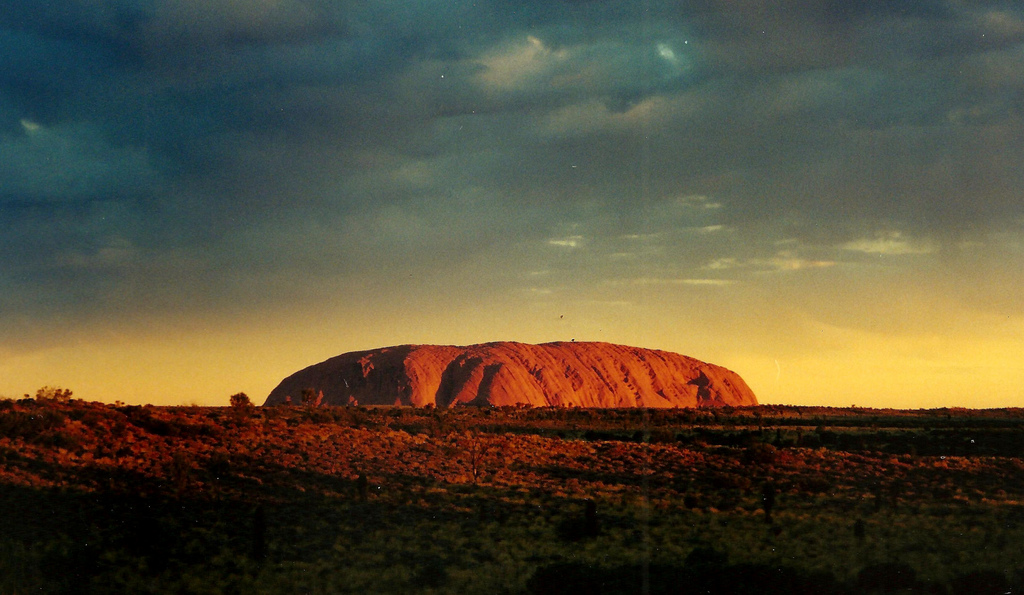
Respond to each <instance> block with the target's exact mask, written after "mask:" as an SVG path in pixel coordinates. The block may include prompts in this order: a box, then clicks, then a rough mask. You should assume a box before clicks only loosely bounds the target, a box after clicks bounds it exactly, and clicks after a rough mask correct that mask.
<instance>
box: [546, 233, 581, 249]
mask: <svg viewBox="0 0 1024 595" xmlns="http://www.w3.org/2000/svg"><path fill="white" fill-rule="evenodd" d="M582 243H583V236H568V237H565V238H552V239H550V240H548V244H549V245H551V246H558V247H561V248H576V247H578V246H579V245H580V244H582Z"/></svg>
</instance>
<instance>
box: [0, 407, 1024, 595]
mask: <svg viewBox="0 0 1024 595" xmlns="http://www.w3.org/2000/svg"><path fill="white" fill-rule="evenodd" d="M70 397H71V394H70V391H62V390H61V389H45V390H41V391H40V393H39V394H37V395H36V398H27V397H26V398H24V399H21V400H17V401H14V400H0V511H3V514H0V594H8V593H11V594H14V593H28V592H33V593H126V592H131V593H164V592H182V593H338V592H358V593H367V592H374V593H379V592H397V593H409V592H423V593H643V592H649V593H755V592H756V593H890V592H900V593H938V594H959V593H1006V592H1011V593H1018V592H1021V585H1022V579H1024V576H1022V571H1024V561H1022V559H1021V557H1020V543H1022V538H1024V459H1022V458H1021V457H1022V456H1024V411H1022V410H1017V409H1013V410H986V411H971V410H929V411H897V410H869V409H826V408H795V407H779V406H761V407H756V408H742V409H720V410H671V411H643V410H604V411H598V410H584V409H568V410H565V409H532V410H531V409H520V408H499V409H475V408H468V409H458V410H433V409H408V408H406V409H401V408H363V407H338V408H333V407H314V406H313V405H314V404H315V403H316V401H317V399H316V397H317V395H312V394H310V395H309V398H308V399H306V398H304V399H303V401H306V405H296V406H288V407H276V408H260V407H253V406H252V404H251V402H250V400H249V399H248V397H247V396H245V395H244V394H241V393H239V394H238V395H233V396H232V397H231V399H230V403H231V406H230V407H223V408H216V407H151V406H145V407H138V406H123V405H116V406H111V405H104V404H99V403H88V402H83V401H78V400H74V399H71V398H70Z"/></svg>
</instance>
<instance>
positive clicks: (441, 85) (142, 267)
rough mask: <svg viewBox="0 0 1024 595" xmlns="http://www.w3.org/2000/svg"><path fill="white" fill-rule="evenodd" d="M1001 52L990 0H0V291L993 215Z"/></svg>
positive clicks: (177, 300) (1006, 122)
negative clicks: (702, 200)
mask: <svg viewBox="0 0 1024 595" xmlns="http://www.w3.org/2000/svg"><path fill="white" fill-rule="evenodd" d="M645 7H646V8H645ZM1022 48H1024V14H1022V11H1021V9H1020V8H1019V7H1018V6H1017V5H1016V4H1014V3H1008V2H998V1H992V2H974V3H962V2H954V1H924V0H921V1H918V2H892V1H888V0H874V1H871V2H856V3H850V2H840V1H838V0H818V1H815V2H799V1H796V0H793V1H789V0H778V1H773V2H768V1H765V2H746V3H741V4H737V3H734V2H725V1H719V0H702V1H699V2H685V3H684V2H650V3H646V4H637V3H635V2H624V1H623V2H600V1H594V2H525V1H524V2H514V3H502V2H434V1H426V0H424V1H419V2H405V3H370V4H367V3H362V2H347V1H331V0H282V1H280V2H257V3H253V2H243V1H240V0H214V1H211V2H203V3H196V2H191V1H184V0H155V1H146V2H143V1H141V0H137V1H136V0H73V1H68V2H63V3H60V4H59V6H58V5H57V4H54V3H51V2H43V1H42V0H38V1H34V0H33V1H26V2H18V3H8V4H6V5H4V6H3V7H0V63H3V64H4V65H5V66H4V68H3V69H2V71H0V222H2V224H3V226H4V229H5V230H6V233H5V234H4V236H3V238H2V239H0V257H2V258H3V261H4V262H5V264H4V265H2V266H3V268H2V269H0V285H2V289H3V290H4V292H3V295H4V297H2V298H0V308H6V309H8V311H12V309H13V310H16V311H18V312H22V313H24V314H25V316H29V317H32V316H38V317H39V318H41V319H52V315H53V312H61V311H64V309H65V308H66V309H76V308H77V309H82V310H90V311H96V312H101V313H102V312H104V311H117V312H127V311H132V310H133V309H140V310H146V311H147V312H152V311H160V310H161V309H175V308H185V307H195V308H203V307H220V306H221V305H223V304H227V303H231V302H232V301H233V300H237V299H238V297H239V296H240V295H248V294H253V293H254V292H262V293H266V294H268V296H265V298H261V299H266V300H269V301H273V300H278V299H279V300H287V299H288V295H289V290H288V289H287V287H288V286H289V285H292V286H294V285H309V284H316V283H319V282H321V280H323V279H325V278H326V277H334V278H340V277H344V276H345V275H367V274H372V271H374V270H389V269H393V268H401V267H403V266H410V263H415V264H416V266H422V267H427V268H430V267H437V268H438V269H443V268H445V267H457V266H460V263H463V264H464V263H466V262H467V261H470V260H472V259H473V258H474V257H476V256H475V255H479V257H480V258H490V257H491V256H492V255H493V254H495V253H498V254H500V253H502V252H503V251H504V252H505V253H516V254H521V255H523V258H522V259H521V260H522V261H523V262H521V263H520V265H521V266H522V267H523V268H524V269H536V270H541V269H552V270H558V268H559V267H563V268H567V267H573V266H575V267H577V268H578V267H580V266H582V264H581V263H586V264H587V266H594V267H598V266H601V267H611V268H601V269H597V268H595V269H594V270H601V271H608V270H610V271H613V272H614V274H615V275H619V276H622V277H623V278H625V276H627V273H628V271H629V266H630V265H629V264H628V263H629V262H630V258H634V257H635V256H636V255H637V254H642V255H643V262H644V263H645V265H644V266H646V267H648V268H647V269H646V270H647V272H648V273H651V274H650V275H647V277H646V278H650V279H655V278H657V279H698V278H704V277H697V276H695V275H709V274H710V272H709V269H707V268H706V267H707V266H708V263H712V262H719V263H724V262H730V261H728V260H727V259H733V260H732V261H731V262H733V263H740V264H742V266H735V267H732V268H730V269H729V270H728V275H732V277H730V278H728V279H726V278H724V277H723V278H722V279H720V281H721V282H723V283H724V282H727V281H729V282H731V281H735V280H736V278H737V277H738V276H739V275H740V274H741V273H744V272H745V273H752V272H755V271H761V272H764V271H776V270H783V269H787V267H789V269H793V270H796V269H799V268H801V267H802V266H803V265H806V264H808V263H814V262H818V263H823V262H836V261H839V260H841V259H853V258H855V257H856V256H857V255H859V254H861V253H860V252H857V251H852V250H843V249H842V248H841V247H842V246H844V245H845V246H855V245H868V244H864V243H862V244H858V243H857V242H863V241H864V239H865V238H872V237H879V236H878V235H877V234H883V235H882V236H880V237H886V236H884V234H887V233H892V232H893V230H898V231H900V232H901V233H905V234H906V237H914V238H918V237H920V238H923V239H922V240H921V241H922V242H931V243H933V244H935V245H946V246H948V245H953V244H954V243H955V242H959V241H967V240H970V241H980V240H979V238H978V237H976V236H983V235H985V234H986V233H988V232H989V231H992V230H998V231H1000V232H1006V231H1010V232H1014V230H1016V229H1017V228H1019V226H1020V222H1021V217H1024V213H1022V212H1021V206H1020V201H1019V196H1018V189H1019V188H1020V187H1022V185H1024V170H1022V169H1021V168H1020V167H1019V165H1018V164H1019V163H1020V162H1021V161H1022V160H1024V144H1022V141H1021V139H1022V138H1024V134H1022V132H1024V131H1022V121H1024V120H1022V117H1024V100H1022V99H1021V98H1022V97H1024V76H1022V75H1021V73H1022V72H1024V58H1022V55H1024V54H1022ZM690 196H705V197H708V202H714V203H716V204H720V205H722V207H721V208H720V209H718V210H715V211H714V212H711V211H707V212H696V211H694V210H693V209H689V210H687V209H682V210H679V208H678V207H679V203H678V201H679V200H680V199H681V197H690ZM691 206H692V205H691ZM700 230H704V232H705V233H704V235H700V233H701V232H700ZM709 232H710V233H709ZM714 232H721V233H714ZM577 236H579V238H580V239H579V240H578V241H577V240H574V243H575V245H573V246H569V244H564V245H560V244H551V243H550V241H551V240H552V239H553V238H554V239H558V238H563V239H564V238H567V237H572V238H575V237H577ZM623 238H646V239H645V240H643V241H641V242H637V241H636V240H632V239H623ZM965 238H966V239H965ZM780 241H796V242H798V246H799V249H791V248H780V247H779V246H778V245H777V244H776V242H780ZM929 245H932V244H929ZM28 246H31V247H32V248H31V249H26V247H28ZM566 248H568V249H570V250H571V249H574V248H575V249H576V250H575V252H574V253H573V254H575V256H573V260H567V259H565V258H564V256H565V250H563V251H562V252H551V250H552V249H566ZM800 250H803V252H801V251H800ZM939 251H940V250H939ZM631 254H632V255H633V256H630V255H631ZM529 259H534V260H535V261H536V262H525V261H526V260H529ZM616 259H617V260H616ZM609 263H611V264H609ZM624 263H625V264H624ZM616 267H617V268H616ZM713 271H717V273H716V274H720V275H723V276H725V275H727V273H726V272H725V271H726V269H724V268H719V269H714V270H713ZM595 274H596V273H595ZM513 276H514V275H513ZM713 280H714V279H711V281H713ZM496 282H497V281H496ZM502 282H504V281H502ZM69 288H73V289H69ZM38 295H45V296H47V297H46V298H45V299H33V296H38ZM47 304H49V305H47Z"/></svg>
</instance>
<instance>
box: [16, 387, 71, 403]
mask: <svg viewBox="0 0 1024 595" xmlns="http://www.w3.org/2000/svg"><path fill="white" fill-rule="evenodd" d="M25 396H26V397H28V395H25ZM36 400H37V401H52V402H54V403H67V402H68V401H70V400H71V390H70V389H67V388H60V387H59V386H55V387H53V388H51V387H49V386H44V387H43V388H41V389H39V390H37V391H36Z"/></svg>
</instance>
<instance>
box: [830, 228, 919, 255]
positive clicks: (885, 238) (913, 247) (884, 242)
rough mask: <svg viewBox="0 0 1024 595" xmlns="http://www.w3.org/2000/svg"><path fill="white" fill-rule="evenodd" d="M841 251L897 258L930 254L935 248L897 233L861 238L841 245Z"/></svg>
mask: <svg viewBox="0 0 1024 595" xmlns="http://www.w3.org/2000/svg"><path fill="white" fill-rule="evenodd" d="M840 248H842V249H843V250H850V251H853V252H864V253H865V254H878V255H880V256H883V255H884V256H899V255H904V254H931V253H933V252H935V251H936V246H935V245H934V244H933V243H932V242H930V241H928V240H914V239H910V238H906V237H904V236H903V234H902V233H901V232H899V231H892V232H888V233H879V234H876V235H875V237H873V238H861V239H857V240H852V241H849V242H846V243H845V244H843V245H841V246H840Z"/></svg>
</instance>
